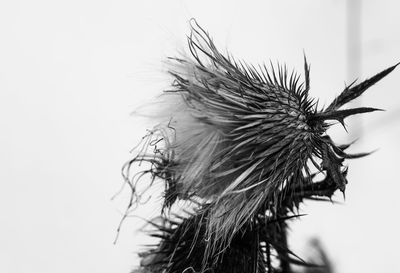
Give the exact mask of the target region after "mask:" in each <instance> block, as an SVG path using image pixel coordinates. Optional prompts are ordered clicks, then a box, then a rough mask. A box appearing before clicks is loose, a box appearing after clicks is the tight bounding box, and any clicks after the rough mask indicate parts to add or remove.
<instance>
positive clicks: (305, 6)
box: [0, 0, 400, 273]
mask: <svg viewBox="0 0 400 273" xmlns="http://www.w3.org/2000/svg"><path fill="white" fill-rule="evenodd" d="M399 10H400V4H399V3H398V1H394V0H391V1H389V0H387V1H373V0H365V1H362V10H361V12H362V21H361V24H362V35H361V37H362V51H361V57H362V63H361V68H362V71H361V75H360V79H365V78H366V77H368V76H372V75H374V74H375V73H377V72H379V71H381V70H383V69H384V68H386V67H388V66H390V65H393V64H395V63H396V62H398V61H400V53H399V52H400V51H399V48H400V17H399V16H398V13H399ZM345 11H346V1H344V0H326V1H320V0H318V1H317V0H307V1H303V0H302V1H298V0H291V1H266V0H263V1H227V0H224V1H205V0H203V1H183V0H181V1H133V0H131V1H128V0H126V1H119V0H114V1H102V0H98V1H93V0H80V1H76V0H71V1H44V0H39V1H27V0H14V1H2V2H1V3H0V128H1V133H0V166H1V168H0V181H1V190H0V217H1V219H2V220H1V224H0V272H4V273H50V272H51V273H64V272H65V273H67V272H68V273H69V272H74V273H81V272H82V273H86V272H91V273H106V272H112V273H128V272H129V270H130V269H132V268H133V267H134V266H135V265H137V264H138V259H137V256H136V254H135V252H136V251H138V250H139V249H140V248H139V245H140V244H144V243H146V242H147V240H148V238H147V237H146V236H145V235H144V234H142V233H141V232H138V229H140V228H141V227H142V226H143V225H144V222H143V221H141V220H139V219H137V218H129V219H128V220H127V221H126V222H125V224H124V225H123V227H122V231H121V234H120V237H119V240H118V242H117V244H116V245H114V244H113V241H114V238H115V235H116V228H117V226H118V223H119V220H120V218H121V213H123V211H124V208H125V205H126V201H127V193H124V194H122V195H120V196H119V197H118V198H117V199H116V200H115V201H111V200H110V199H111V197H112V196H113V194H114V193H116V192H117V191H118V189H119V187H120V185H121V184H122V177H121V175H120V169H121V167H122V164H123V163H124V162H125V161H126V160H128V159H129V157H130V154H129V150H130V149H131V148H132V147H134V146H135V145H136V143H137V142H138V141H139V140H140V138H141V137H142V136H143V135H144V134H145V130H146V128H151V126H152V124H151V122H148V121H145V120H139V119H135V118H134V117H132V116H130V113H131V112H132V111H133V110H134V109H135V108H136V107H138V106H139V105H142V104H144V103H148V102H149V101H151V98H153V97H155V96H156V95H158V94H159V93H161V92H162V90H163V89H166V88H168V84H169V83H170V82H171V79H170V78H169V77H168V75H167V74H165V73H164V72H163V69H164V68H163V64H162V62H163V61H164V60H165V59H166V57H167V56H173V55H177V53H178V52H181V51H183V50H185V47H186V40H185V39H186V38H185V37H186V35H187V34H188V33H189V24H188V21H189V19H190V18H192V17H193V18H196V19H197V21H198V22H199V23H200V24H201V25H202V26H203V27H204V28H205V29H207V30H208V32H209V33H210V35H211V36H212V37H214V40H215V42H216V44H217V46H219V47H220V48H221V49H223V50H225V49H227V50H229V51H230V52H231V53H232V54H233V55H235V56H237V57H238V58H239V59H245V60H247V61H249V62H252V63H258V62H263V61H269V60H272V61H278V60H279V61H280V62H285V63H286V64H287V65H288V67H292V68H295V69H296V70H298V71H299V72H302V69H303V63H302V62H303V52H305V53H306V55H307V58H308V61H309V62H310V63H311V88H312V90H311V94H312V96H316V97H320V98H321V102H322V103H328V102H329V101H330V99H332V98H333V97H334V96H335V95H336V94H338V93H339V92H340V91H341V90H342V89H343V87H344V85H345V82H349V81H348V79H347V71H346V65H347V59H346V58H347V55H346V13H345ZM399 84H400V69H398V70H397V71H394V72H393V73H392V74H391V75H389V76H388V77H387V78H386V79H384V80H382V82H380V83H378V84H377V85H376V86H374V87H372V88H371V89H370V90H369V91H368V92H367V93H366V94H365V96H364V97H363V99H362V105H363V106H371V107H376V108H383V109H386V112H379V113H374V114H367V115H366V116H365V118H364V119H363V122H362V126H363V130H362V132H364V135H363V136H362V138H361V139H360V141H359V143H358V144H357V145H356V146H355V147H354V149H353V151H370V150H374V149H378V150H377V151H376V152H375V153H374V154H373V155H371V156H369V157H367V158H364V159H360V160H357V161H352V162H348V164H349V165H350V168H349V185H348V189H347V193H346V200H345V202H344V203H343V204H342V205H331V204H317V203H308V204H307V205H306V206H304V207H303V209H302V212H303V213H307V214H308V216H305V217H304V218H303V219H302V220H301V221H299V222H296V223H294V225H293V226H292V233H291V234H292V243H293V247H294V248H295V249H297V250H298V251H299V252H300V254H301V252H302V250H304V249H305V245H306V242H307V240H308V239H309V238H311V237H313V236H317V237H320V239H321V240H322V243H323V245H324V246H325V248H326V250H327V252H328V254H329V255H330V256H331V258H332V260H333V262H334V264H335V267H336V269H337V272H338V273H354V272H364V273H368V272H400V265H399V263H398V259H399V258H400V255H399V254H398V253H399V251H398V245H399V244H400V236H399V234H398V230H400V220H399V218H398V208H399V207H400V199H399V198H398V192H399V191H400V186H399V181H398V175H397V169H398V168H399V163H398V154H399V152H400V144H399V141H398V139H399V138H400V127H399V123H400V95H399V94H400V92H399V91H400V90H399ZM360 124H361V123H359V122H356V123H354V128H355V129H357V130H355V129H353V131H352V128H349V131H350V134H354V135H356V133H355V132H359V131H358V129H359V128H358V127H359V125H360ZM332 133H333V138H334V139H337V140H338V141H347V140H348V139H347V137H346V134H345V132H344V131H343V130H342V129H341V128H340V127H339V126H338V128H337V129H335V130H333V131H332ZM337 199H338V200H340V201H343V200H342V198H341V196H337ZM157 213H158V212H157V211H156V210H155V209H154V207H153V205H151V204H149V205H147V206H144V207H143V208H141V209H139V210H138V211H137V214H138V215H140V216H142V217H151V216H157ZM306 254H307V253H304V255H305V256H306Z"/></svg>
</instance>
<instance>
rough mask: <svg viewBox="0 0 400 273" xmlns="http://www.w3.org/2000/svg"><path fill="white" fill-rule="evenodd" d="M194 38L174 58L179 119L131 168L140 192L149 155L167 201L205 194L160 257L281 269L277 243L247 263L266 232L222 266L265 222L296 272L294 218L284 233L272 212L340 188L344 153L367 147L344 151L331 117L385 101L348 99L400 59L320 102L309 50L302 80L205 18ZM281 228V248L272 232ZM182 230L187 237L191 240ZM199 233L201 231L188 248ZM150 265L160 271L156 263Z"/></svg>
mask: <svg viewBox="0 0 400 273" xmlns="http://www.w3.org/2000/svg"><path fill="white" fill-rule="evenodd" d="M188 45H189V50H190V52H191V55H192V58H186V57H185V58H171V59H170V62H171V66H170V70H169V73H170V74H171V75H172V77H173V78H174V82H173V84H172V87H173V88H172V89H171V90H168V91H166V92H165V95H166V96H169V97H170V98H172V100H174V102H175V107H174V109H173V110H172V111H170V112H168V111H167V112H166V113H164V114H168V115H169V116H171V120H170V122H168V123H167V124H165V125H163V124H160V125H158V126H156V127H155V128H154V130H153V131H151V132H150V134H149V135H148V137H147V138H146V140H147V142H146V144H145V145H144V147H145V148H146V149H144V150H142V151H141V152H139V154H138V155H137V156H136V157H135V158H134V159H132V160H131V161H130V162H128V163H127V164H126V165H125V168H124V175H125V178H126V179H127V182H128V183H130V185H131V188H132V190H133V193H134V196H135V194H137V193H136V188H135V185H136V183H137V181H136V180H135V181H132V180H131V179H130V173H129V170H130V167H131V165H132V164H133V163H135V162H143V161H147V162H149V163H150V165H151V167H150V169H149V170H146V171H144V173H150V174H151V175H152V181H154V180H155V179H158V178H160V179H161V180H163V181H165V185H166V191H165V203H164V207H165V208H168V207H170V206H171V205H172V204H173V203H174V202H175V201H176V200H179V199H183V200H197V202H200V203H202V204H203V205H201V206H200V207H201V208H202V209H201V210H199V211H198V212H197V214H196V215H195V216H192V217H191V218H189V219H187V220H183V221H182V223H181V224H179V225H177V226H176V227H175V228H170V229H168V230H165V235H163V236H162V239H163V241H162V243H161V244H160V246H159V247H158V250H157V251H158V252H157V253H159V254H157V257H159V258H160V257H162V258H161V260H160V261H158V260H159V259H157V262H155V263H154V265H156V264H157V265H158V264H159V263H161V268H162V269H163V270H165V271H162V272H182V271H184V268H190V267H192V268H194V271H196V272H198V271H199V270H200V271H202V272H203V271H206V270H209V269H210V268H211V269H212V271H211V272H265V271H266V272H273V271H271V270H272V269H271V266H270V265H268V262H267V261H266V260H265V259H264V258H265V257H267V258H268V259H269V258H270V253H265V251H264V252H262V253H261V254H260V257H263V259H262V264H263V266H261V267H258V266H256V267H254V266H253V267H251V266H250V265H248V264H247V263H245V262H244V263H243V264H246V265H243V266H247V267H241V266H242V262H243V261H244V260H246V259H247V256H246V255H247V254H248V253H258V252H259V251H261V250H260V249H261V248H259V245H260V242H261V241H257V242H256V243H254V246H253V247H250V248H251V251H250V250H249V252H248V250H246V249H247V244H246V243H244V242H243V243H244V244H243V245H241V248H243V252H242V254H241V255H242V258H241V259H242V260H241V261H237V262H238V263H239V264H238V265H237V267H238V268H241V270H242V271H232V270H234V269H233V268H236V265H235V266H233V265H232V268H231V271H224V270H222V269H220V267H218V264H221V263H222V264H224V263H227V261H226V257H231V256H232V255H233V256H234V255H236V254H232V253H233V252H235V251H236V250H237V249H236V248H235V244H236V243H235V242H237V241H238V240H239V241H240V242H242V241H247V240H249V241H251V242H253V241H252V240H253V239H254V236H256V235H257V234H258V235H257V236H261V235H260V234H259V233H257V232H258V231H259V230H261V229H263V230H266V234H265V235H263V236H264V239H263V240H264V241H263V242H264V243H265V244H267V245H273V247H274V249H275V250H276V251H277V253H278V259H279V260H280V267H279V270H280V271H282V272H290V265H289V264H288V263H287V262H285V261H287V259H288V257H289V252H288V251H286V249H287V244H286V241H285V240H286V235H285V222H284V221H283V222H281V223H282V225H280V229H279V232H277V233H276V232H275V231H272V230H274V229H273V228H272V229H271V228H270V226H268V222H271V221H278V219H282V218H283V219H284V218H285V217H287V215H288V214H289V213H290V212H293V211H294V210H295V208H296V207H298V205H299V203H300V202H301V201H303V200H304V198H314V199H315V198H320V197H322V198H324V197H331V196H332V194H333V193H334V192H335V191H336V190H337V189H339V190H341V191H342V192H344V191H345V187H346V184H347V180H346V173H347V167H345V166H344V165H343V161H344V160H345V159H346V158H357V157H362V156H365V155H367V154H365V153H362V154H355V155H349V154H347V153H346V152H345V149H346V148H347V147H348V146H349V145H342V146H340V145H336V144H335V143H334V142H333V141H332V140H331V138H330V137H329V136H328V135H327V134H326V130H327V129H328V128H329V126H330V125H331V123H328V121H329V120H337V121H339V122H340V123H342V124H343V125H344V119H345V118H346V117H348V116H351V115H355V114H360V113H366V112H372V111H375V110H378V109H375V108H367V107H362V108H354V109H345V110H340V108H341V107H342V106H343V105H345V104H346V103H348V102H350V101H351V100H353V99H355V98H357V97H358V96H360V95H361V94H362V93H363V92H364V91H365V90H366V89H368V88H369V87H370V86H371V85H373V84H375V83H376V82H377V81H379V80H380V79H382V78H383V77H384V76H386V75H387V74H388V73H390V72H391V71H392V70H393V69H394V68H395V66H393V67H390V68H388V69H386V70H384V71H383V72H381V73H379V74H377V75H376V76H374V77H372V78H370V79H368V80H366V81H364V82H362V83H360V84H358V85H355V83H353V84H351V85H350V86H349V87H347V88H346V89H345V90H344V91H343V92H342V93H341V94H340V95H339V96H338V97H337V98H336V99H335V100H334V101H333V102H332V103H331V104H330V105H329V106H328V107H327V108H326V109H324V108H322V109H318V106H317V103H316V101H315V100H313V99H311V98H310V97H309V89H310V78H309V72H310V69H309V65H308V64H307V61H306V59H305V58H304V83H303V84H299V81H300V76H299V75H297V74H296V73H294V72H290V73H289V72H288V70H287V68H286V67H284V66H281V65H279V64H278V65H277V66H273V65H272V64H271V66H270V67H267V66H266V65H262V66H258V67H257V68H255V67H254V66H252V65H249V64H246V63H244V62H241V61H237V60H235V59H234V58H233V57H232V56H230V55H229V54H225V55H224V54H222V53H221V52H220V51H218V50H217V48H216V47H215V45H214V43H213V41H212V39H211V38H210V36H209V35H208V33H207V32H206V31H204V30H203V29H202V28H201V27H200V26H198V25H197V23H196V22H193V24H192V32H191V35H190V36H189V37H188ZM148 147H154V149H153V152H150V153H149V152H148V149H147V148H148ZM312 165H313V166H314V167H315V169H316V170H317V172H319V173H322V174H323V175H324V176H325V178H324V179H323V180H322V181H320V182H317V181H314V174H311V171H310V166H312ZM144 173H143V174H144ZM199 200H200V201H199ZM204 204H207V205H206V206H204ZM260 217H261V218H262V219H263V221H261V220H260V219H261V218H260ZM275 230H276V229H275ZM256 231H257V232H256ZM278 235H279V236H280V237H279V238H280V240H279V241H280V244H281V245H280V248H279V244H276V245H274V243H273V242H271V238H272V237H274V236H275V238H276V236H278ZM243 236H244V237H243ZM265 236H266V237H265ZM271 236H272V237H271ZM267 237H268V239H266V238H267ZM178 238H184V239H182V240H183V241H184V242H185V244H184V245H182V244H181V241H179V240H178ZM190 238H197V239H196V240H195V242H194V243H193V244H191V245H192V247H190V248H189V243H188V241H189V240H190ZM197 240H200V241H199V243H197ZM257 240H260V238H259V237H258V239H257ZM251 244H252V245H253V243H251ZM250 248H249V249H250ZM279 249H280V250H279ZM282 249H284V250H285V251H283V250H282ZM193 251H194V252H193ZM232 251H233V252H232ZM254 251H255V252H254ZM164 252H165V253H164ZM228 253H229V254H228ZM246 253H247V254H246ZM153 254H154V253H153ZM160 255H161V256H160ZM163 255H164V256H163ZM193 255H195V256H193ZM224 255H225V256H224ZM184 257H186V258H184ZM249 257H250V256H249ZM257 257H259V256H258V254H257V255H255V254H252V255H251V259H252V260H251V261H254V259H256V260H257V261H258V258H257ZM181 259H184V261H183V260H181ZM243 259H244V260H243ZM167 261H168V262H167ZM230 262H231V261H229V262H228V263H230ZM175 267H177V268H178V269H175ZM151 268H153V270H152V272H159V271H157V270H159V269H155V268H158V267H157V266H151ZM260 268H263V269H262V270H264V271H259V270H261V269H260ZM160 270H161V269H160ZM160 272H161V271H160Z"/></svg>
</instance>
